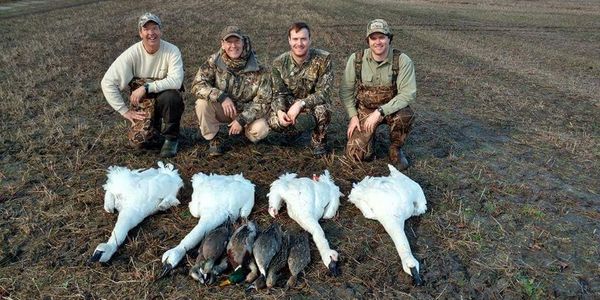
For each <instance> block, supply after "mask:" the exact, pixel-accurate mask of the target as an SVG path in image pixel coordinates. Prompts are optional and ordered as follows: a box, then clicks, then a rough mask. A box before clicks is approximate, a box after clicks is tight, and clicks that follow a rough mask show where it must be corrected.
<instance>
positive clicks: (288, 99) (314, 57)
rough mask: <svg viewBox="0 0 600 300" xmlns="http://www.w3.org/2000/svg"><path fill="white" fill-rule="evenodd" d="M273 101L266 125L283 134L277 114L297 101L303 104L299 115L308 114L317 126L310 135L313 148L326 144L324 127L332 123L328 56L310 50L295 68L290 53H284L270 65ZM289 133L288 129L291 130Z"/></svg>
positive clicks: (330, 74)
mask: <svg viewBox="0 0 600 300" xmlns="http://www.w3.org/2000/svg"><path fill="white" fill-rule="evenodd" d="M271 80H272V84H273V101H272V102H271V114H270V116H269V125H270V126H271V128H273V129H275V130H278V131H284V130H288V128H286V127H283V126H281V125H280V124H279V121H278V119H277V111H278V110H281V111H284V112H285V111H287V110H288V109H289V108H290V106H291V105H292V104H294V103H295V102H296V101H304V102H305V103H306V106H304V108H303V110H302V112H304V113H310V114H311V115H312V116H313V117H314V119H315V122H316V124H317V126H316V127H315V129H314V131H313V134H312V139H311V142H312V145H313V146H316V145H322V144H323V143H325V142H326V140H327V126H328V125H329V123H330V121H331V92H332V91H331V87H332V85H333V69H332V62H331V55H330V54H329V53H328V52H326V51H323V50H320V49H314V48H311V49H309V52H308V58H307V59H306V60H305V61H304V62H303V63H302V64H301V65H297V64H296V62H295V61H294V59H293V58H292V55H291V52H289V51H288V52H286V53H283V54H282V55H280V56H279V57H277V58H276V59H275V60H274V61H273V68H272V71H271ZM290 129H291V128H290Z"/></svg>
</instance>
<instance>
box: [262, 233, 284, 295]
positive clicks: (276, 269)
mask: <svg viewBox="0 0 600 300" xmlns="http://www.w3.org/2000/svg"><path fill="white" fill-rule="evenodd" d="M289 244H290V235H289V233H288V232H287V231H285V232H283V235H282V236H281V246H279V251H277V253H276V254H275V256H273V259H272V260H271V263H270V264H269V267H268V268H267V276H266V285H267V288H268V289H270V288H272V287H274V286H275V285H276V284H277V280H278V279H279V277H281V272H282V271H283V269H284V268H286V267H287V260H288V251H289Z"/></svg>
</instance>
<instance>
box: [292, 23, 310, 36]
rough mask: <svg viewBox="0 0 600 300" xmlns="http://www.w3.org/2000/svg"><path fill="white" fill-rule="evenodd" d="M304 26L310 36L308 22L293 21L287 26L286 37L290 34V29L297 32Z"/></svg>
mask: <svg viewBox="0 0 600 300" xmlns="http://www.w3.org/2000/svg"><path fill="white" fill-rule="evenodd" d="M304 28H306V31H308V37H310V27H308V24H306V23H304V22H295V23H294V24H292V25H290V27H289V28H288V38H289V37H291V36H292V30H293V31H294V32H298V31H300V30H302V29H304Z"/></svg>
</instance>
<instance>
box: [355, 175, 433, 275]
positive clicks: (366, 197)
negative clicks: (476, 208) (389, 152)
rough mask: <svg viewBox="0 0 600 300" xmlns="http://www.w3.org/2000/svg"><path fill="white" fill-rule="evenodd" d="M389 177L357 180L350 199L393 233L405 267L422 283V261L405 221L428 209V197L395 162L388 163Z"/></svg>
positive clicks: (366, 215)
mask: <svg viewBox="0 0 600 300" xmlns="http://www.w3.org/2000/svg"><path fill="white" fill-rule="evenodd" d="M388 169H389V170H390V175H389V176H387V177H370V176H367V177H365V178H364V179H363V180H362V181H360V182H359V183H354V184H353V186H352V190H351V192H350V195H349V196H348V200H349V201H350V202H351V203H353V204H354V205H355V206H356V207H357V208H358V209H359V210H360V211H361V212H362V214H363V216H364V217H365V218H367V219H371V220H377V221H379V223H381V225H383V227H384V228H385V231H386V232H387V233H388V234H389V235H390V237H391V238H392V241H393V242H394V245H395V247H396V250H397V251H398V255H399V256H400V260H401V261H402V269H403V270H404V272H406V273H407V274H408V275H411V276H412V277H413V281H414V283H415V284H416V285H422V284H423V280H422V279H421V276H420V274H419V271H420V270H419V261H417V260H416V259H415V257H414V256H413V254H412V252H411V249H410V245H409V243H408V239H407V238H406V234H405V232H404V221H405V220H406V219H408V218H410V217H412V216H418V215H421V214H423V213H425V211H426V210H427V200H426V199H425V194H424V193H423V189H422V188H421V186H420V185H419V184H418V183H416V182H415V181H413V180H412V179H410V178H409V177H408V176H406V175H404V174H402V173H401V172H400V171H398V170H397V169H396V168H395V167H394V166H392V165H388Z"/></svg>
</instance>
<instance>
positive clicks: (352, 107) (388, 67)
mask: <svg viewBox="0 0 600 300" xmlns="http://www.w3.org/2000/svg"><path fill="white" fill-rule="evenodd" d="M355 56H356V54H355V53H352V55H350V57H349V58H348V62H347V63H346V69H345V70H344V77H343V78H342V81H341V83H340V99H341V101H342V103H343V104H344V106H345V107H346V112H347V113H348V116H349V117H350V118H352V117H354V116H355V115H356V114H357V111H356V98H355V92H356V91H355V89H356V88H355V83H356V72H355V70H354V59H355ZM392 61H393V51H392V48H390V49H389V51H388V56H387V57H386V59H385V60H384V61H383V62H381V63H377V62H376V61H375V60H373V57H372V55H371V49H365V50H364V52H363V61H362V73H361V76H362V83H363V84H364V85H365V86H391V85H392ZM399 66H400V70H399V72H398V79H397V80H396V87H397V89H398V94H397V95H396V96H395V97H394V98H392V100H390V101H389V102H388V103H387V104H385V105H382V106H381V108H382V109H383V112H384V114H385V115H386V116H387V115H389V114H392V113H395V112H397V111H399V110H400V109H402V108H404V107H406V106H408V105H409V104H411V103H413V102H414V101H415V98H416V94H417V82H416V79H415V67H414V65H413V62H412V60H411V59H410V58H409V57H408V56H407V55H406V54H404V53H402V54H401V55H400V60H399Z"/></svg>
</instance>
